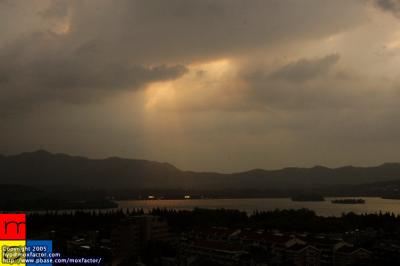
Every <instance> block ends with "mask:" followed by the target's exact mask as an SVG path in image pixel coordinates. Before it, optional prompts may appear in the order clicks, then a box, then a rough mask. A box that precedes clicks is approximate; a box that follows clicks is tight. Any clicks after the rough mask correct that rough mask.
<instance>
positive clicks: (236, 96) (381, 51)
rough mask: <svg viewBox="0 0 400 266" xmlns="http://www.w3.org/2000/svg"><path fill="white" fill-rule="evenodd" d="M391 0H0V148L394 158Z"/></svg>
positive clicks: (262, 158) (208, 162)
mask: <svg viewBox="0 0 400 266" xmlns="http://www.w3.org/2000/svg"><path fill="white" fill-rule="evenodd" d="M399 121H400V0H351V1H350V0H334V1H333V0H332V1H331V0H201V1H199V0H116V1H108V0H68V1H66V0H31V1H25V0H0V153H2V154H16V153H19V152H23V151H33V150H37V149H40V148H43V149H46V150H49V151H51V152H61V153H69V154H72V155H83V156H89V157H93V158H104V157H110V156H119V157H128V158H141V159H149V160H156V161H166V162H170V163H172V164H174V165H175V166H177V167H178V168H181V169H185V170H196V171H199V170H201V171H220V172H234V171H243V170H248V169H252V168H265V169H275V168H281V167H286V166H306V167H310V166H314V165H326V166H330V167H337V166H343V165H350V164H352V165H376V164H381V163H383V162H393V161H397V162H398V161H400V122H399Z"/></svg>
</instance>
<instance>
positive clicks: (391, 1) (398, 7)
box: [374, 0, 400, 17]
mask: <svg viewBox="0 0 400 266" xmlns="http://www.w3.org/2000/svg"><path fill="white" fill-rule="evenodd" d="M374 2H375V4H376V5H377V6H378V7H379V8H381V9H382V10H384V11H387V12H391V13H393V14H394V15H395V16H397V17H400V0H374Z"/></svg>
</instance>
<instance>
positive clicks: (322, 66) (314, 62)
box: [271, 54, 340, 82]
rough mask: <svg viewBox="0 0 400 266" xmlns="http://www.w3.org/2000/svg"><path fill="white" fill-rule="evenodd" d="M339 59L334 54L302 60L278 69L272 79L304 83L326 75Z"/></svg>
mask: <svg viewBox="0 0 400 266" xmlns="http://www.w3.org/2000/svg"><path fill="white" fill-rule="evenodd" d="M339 58H340V56H339V55H338V54H332V55H328V56H326V57H323V58H317V59H311V60H309V59H301V60H299V61H297V62H295V63H292V64H288V65H286V66H284V67H282V68H280V69H278V70H277V71H275V72H274V73H272V75H271V78H273V79H282V80H289V81H293V82H303V81H306V80H309V79H312V78H315V77H318V76H321V75H324V74H326V73H327V72H328V71H329V70H330V69H331V68H332V67H333V66H334V65H335V64H336V63H337V62H338V61H339Z"/></svg>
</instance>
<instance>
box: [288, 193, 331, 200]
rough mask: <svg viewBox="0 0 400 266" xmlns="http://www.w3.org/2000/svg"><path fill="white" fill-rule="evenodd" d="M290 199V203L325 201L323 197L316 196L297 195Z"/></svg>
mask: <svg viewBox="0 0 400 266" xmlns="http://www.w3.org/2000/svg"><path fill="white" fill-rule="evenodd" d="M291 199H292V201H325V199H324V197H323V196H321V195H318V194H299V195H295V196H293V197H291Z"/></svg>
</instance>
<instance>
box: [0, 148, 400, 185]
mask: <svg viewBox="0 0 400 266" xmlns="http://www.w3.org/2000/svg"><path fill="white" fill-rule="evenodd" d="M396 179H399V180H400V164H398V163H386V164H382V165H380V166H375V167H352V166H346V167H341V168H335V169H331V168H327V167H322V166H316V167H312V168H284V169H281V170H262V169H255V170H251V171H247V172H241V173H233V174H220V173H200V172H190V171H181V170H179V169H177V168H176V167H174V166H173V165H171V164H168V163H159V162H153V161H146V160H134V159H122V158H116V157H113V158H107V159H88V158H84V157H76V156H69V155H66V154H53V153H49V152H47V151H43V150H40V151H36V152H30V153H22V154H19V155H12V156H2V155H0V184H20V185H30V186H35V187H37V186H81V187H92V188H121V189H210V190H213V189H316V188H321V187H326V186H336V185H358V184H365V183H372V182H383V181H389V180H396Z"/></svg>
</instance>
